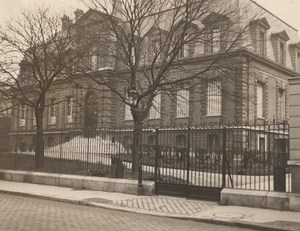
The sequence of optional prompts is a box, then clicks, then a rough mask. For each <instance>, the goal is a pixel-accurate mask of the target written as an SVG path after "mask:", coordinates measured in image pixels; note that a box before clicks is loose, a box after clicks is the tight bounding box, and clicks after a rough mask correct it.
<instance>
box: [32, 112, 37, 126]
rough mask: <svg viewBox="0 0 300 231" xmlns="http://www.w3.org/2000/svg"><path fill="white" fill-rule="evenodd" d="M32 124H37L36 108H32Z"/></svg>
mask: <svg viewBox="0 0 300 231" xmlns="http://www.w3.org/2000/svg"><path fill="white" fill-rule="evenodd" d="M32 125H33V126H36V117H35V109H34V108H32Z"/></svg>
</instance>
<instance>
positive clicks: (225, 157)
mask: <svg viewBox="0 0 300 231" xmlns="http://www.w3.org/2000/svg"><path fill="white" fill-rule="evenodd" d="M226 141H227V139H226V127H223V157H222V188H225V187H226V160H227V149H226Z"/></svg>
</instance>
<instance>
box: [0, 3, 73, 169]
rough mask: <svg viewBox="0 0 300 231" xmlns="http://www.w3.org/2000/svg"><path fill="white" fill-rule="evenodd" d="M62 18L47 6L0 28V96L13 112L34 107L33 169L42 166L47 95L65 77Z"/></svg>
mask: <svg viewBox="0 0 300 231" xmlns="http://www.w3.org/2000/svg"><path fill="white" fill-rule="evenodd" d="M68 23H69V21H68V19H67V18H65V21H63V25H62V26H63V27H64V28H63V29H64V30H62V29H61V28H62V27H61V24H62V23H61V16H60V15H59V14H57V13H53V12H52V11H51V10H50V8H49V7H46V8H38V9H36V10H26V11H23V12H22V13H21V15H20V17H19V18H15V19H12V20H11V21H9V22H8V23H7V24H6V25H5V26H4V27H2V28H1V29H0V38H1V40H0V52H1V54H0V56H1V57H2V58H1V60H0V72H1V77H2V81H1V89H2V90H1V98H2V99H4V100H6V101H10V102H11V107H12V108H13V110H14V115H15V116H19V112H18V111H19V110H20V107H29V108H33V110H34V114H35V117H36V148H35V161H36V168H41V167H43V165H44V141H43V133H44V130H43V129H44V128H43V116H44V111H45V108H46V107H47V104H46V96H47V94H48V93H49V91H50V88H51V85H52V84H53V82H54V81H55V79H59V78H64V76H65V74H66V72H65V70H66V68H67V62H66V60H68V58H69V53H70V47H71V46H72V41H73V40H72V33H70V27H69V25H68Z"/></svg>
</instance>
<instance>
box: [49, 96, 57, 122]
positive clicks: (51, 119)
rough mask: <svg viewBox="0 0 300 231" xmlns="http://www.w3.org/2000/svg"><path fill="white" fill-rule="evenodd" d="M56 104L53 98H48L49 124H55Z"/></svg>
mask: <svg viewBox="0 0 300 231" xmlns="http://www.w3.org/2000/svg"><path fill="white" fill-rule="evenodd" d="M56 113H57V105H56V102H55V99H50V108H49V124H56Z"/></svg>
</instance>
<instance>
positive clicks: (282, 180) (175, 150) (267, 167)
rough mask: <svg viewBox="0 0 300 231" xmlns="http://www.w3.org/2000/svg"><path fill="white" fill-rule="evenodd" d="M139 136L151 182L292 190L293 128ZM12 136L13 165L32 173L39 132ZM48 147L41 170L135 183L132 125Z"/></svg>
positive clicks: (66, 137) (71, 135)
mask: <svg viewBox="0 0 300 231" xmlns="http://www.w3.org/2000/svg"><path fill="white" fill-rule="evenodd" d="M139 136H140V138H141V140H142V148H141V149H140V150H141V156H142V161H141V163H140V164H141V165H142V175H143V179H144V180H153V181H154V180H155V181H156V182H158V183H166V184H177V185H187V186H195V187H215V188H223V187H233V188H240V189H253V190H268V191H273V190H275V191H287V192H288V191H290V188H291V186H290V182H291V181H290V173H289V169H288V167H287V160H288V159H289V146H288V145H289V127H288V124H287V123H263V124H254V125H228V126H223V125H201V126H189V127H187V126H185V127H160V128H150V127H147V128H144V129H143V132H142V134H139ZM10 139H11V153H10V154H9V157H10V160H11V164H7V166H6V167H7V168H14V169H24V170H30V169H33V168H34V147H35V138H34V134H33V133H32V132H22V133H21V132H14V133H11V134H10ZM44 142H45V167H44V168H43V169H42V171H47V172H57V173H67V174H80V175H93V176H104V177H119V178H132V174H131V168H132V162H133V161H132V160H133V153H132V150H133V149H132V143H133V130H132V128H97V129H72V130H70V129H63V130H49V131H45V136H44ZM8 159H9V158H8Z"/></svg>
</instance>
